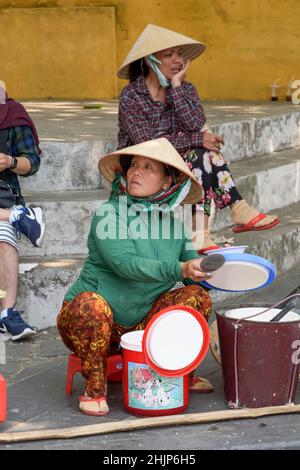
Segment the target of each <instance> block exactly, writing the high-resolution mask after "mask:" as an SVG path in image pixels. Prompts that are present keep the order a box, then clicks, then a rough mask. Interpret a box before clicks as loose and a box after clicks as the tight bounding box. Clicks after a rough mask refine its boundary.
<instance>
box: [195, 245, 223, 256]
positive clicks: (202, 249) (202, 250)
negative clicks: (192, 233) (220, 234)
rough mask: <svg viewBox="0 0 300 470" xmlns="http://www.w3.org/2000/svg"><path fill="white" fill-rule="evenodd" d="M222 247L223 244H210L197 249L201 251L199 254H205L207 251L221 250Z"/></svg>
mask: <svg viewBox="0 0 300 470" xmlns="http://www.w3.org/2000/svg"><path fill="white" fill-rule="evenodd" d="M220 248H221V246H219V245H210V246H207V247H206V248H201V249H200V250H197V252H198V253H199V255H203V254H205V252H206V251H212V250H219V249H220Z"/></svg>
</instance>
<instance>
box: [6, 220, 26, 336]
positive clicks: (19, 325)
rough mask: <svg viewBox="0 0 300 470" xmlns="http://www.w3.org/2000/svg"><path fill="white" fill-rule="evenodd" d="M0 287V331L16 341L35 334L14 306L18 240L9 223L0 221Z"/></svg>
mask: <svg viewBox="0 0 300 470" xmlns="http://www.w3.org/2000/svg"><path fill="white" fill-rule="evenodd" d="M0 260H1V262H0V289H1V290H3V291H4V292H5V293H6V295H5V297H4V298H3V299H2V300H1V303H0V306H1V308H0V333H10V335H11V339H12V340H13V341H17V340H19V339H24V338H26V337H28V336H32V335H34V334H35V331H34V329H33V328H32V327H31V326H30V325H28V323H26V322H25V321H24V320H23V319H22V317H21V312H19V311H18V310H16V309H15V308H14V306H15V303H16V300H17V288H18V275H19V254H18V242H17V239H16V236H15V232H14V229H13V227H12V226H11V224H9V223H8V222H1V221H0Z"/></svg>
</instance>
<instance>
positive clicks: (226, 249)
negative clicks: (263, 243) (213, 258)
mask: <svg viewBox="0 0 300 470" xmlns="http://www.w3.org/2000/svg"><path fill="white" fill-rule="evenodd" d="M246 248H248V246H247V245H241V246H227V247H224V248H216V249H215V250H209V251H204V253H205V254H206V255H214V254H216V253H219V254H220V255H222V254H223V253H244V251H245V250H246Z"/></svg>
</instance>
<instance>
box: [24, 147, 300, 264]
mask: <svg viewBox="0 0 300 470" xmlns="http://www.w3.org/2000/svg"><path fill="white" fill-rule="evenodd" d="M231 168H232V172H233V174H234V175H235V180H236V184H237V187H238V188H239V190H240V192H241V194H242V195H243V197H244V198H245V199H246V200H247V201H248V203H249V204H250V205H252V206H253V207H256V208H258V209H259V210H262V211H271V210H273V209H278V208H281V207H286V206H288V205H290V204H293V203H295V202H297V201H299V200H300V185H299V173H300V149H299V148H297V149H292V150H285V151H282V152H275V153H273V154H271V155H267V156H261V157H255V158H251V159H249V160H243V161H239V162H235V163H232V165H231ZM107 187H108V186H107ZM108 195H109V191H108V190H104V189H102V190H94V191H91V190H89V191H87V190H86V191H53V192H51V193H50V192H40V193H37V192H33V193H28V194H25V197H26V200H27V201H28V204H33V205H39V206H41V207H42V208H43V209H44V217H45V222H46V226H47V229H46V233H45V238H44V243H43V246H42V248H40V249H39V250H38V251H39V255H40V256H41V255H45V256H77V255H84V254H86V253H87V247H86V239H87V235H88V231H89V228H90V222H91V218H92V214H93V212H94V210H95V209H97V207H98V206H99V205H100V202H101V201H104V200H107V198H108ZM231 224H232V222H231V217H230V210H229V209H224V210H217V211H216V217H215V218H214V219H213V223H212V231H216V230H221V229H223V228H225V227H228V226H230V225H231ZM36 251H37V250H36V249H35V248H34V247H32V246H31V245H30V243H28V242H27V241H26V239H23V240H22V242H21V254H22V255H24V256H35V255H36Z"/></svg>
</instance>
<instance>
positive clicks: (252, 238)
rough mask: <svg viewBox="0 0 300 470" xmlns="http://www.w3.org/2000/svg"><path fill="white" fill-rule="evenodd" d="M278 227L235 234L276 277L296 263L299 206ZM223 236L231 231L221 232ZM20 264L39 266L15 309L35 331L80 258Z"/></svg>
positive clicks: (217, 296) (24, 281) (49, 319)
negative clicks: (269, 264)
mask: <svg viewBox="0 0 300 470" xmlns="http://www.w3.org/2000/svg"><path fill="white" fill-rule="evenodd" d="M278 215H279V217H280V219H281V224H280V225H279V226H277V227H275V228H273V229H271V230H265V231H260V232H255V233H254V232H247V233H243V234H239V235H235V240H236V243H237V244H241V245H248V246H249V249H248V252H250V253H252V254H257V255H259V256H263V257H264V258H267V259H268V260H269V261H271V262H273V263H274V264H275V266H276V268H277V271H278V274H279V275H280V274H281V273H284V272H285V271H287V270H288V269H291V268H292V267H293V266H294V265H295V264H296V263H298V262H299V261H300V203H297V204H293V205H291V206H290V207H288V208H287V209H283V210H280V211H278ZM222 234H225V236H231V235H232V232H229V231H228V232H225V233H224V231H222ZM22 261H23V262H27V263H34V262H37V263H39V265H38V266H37V267H35V268H34V269H33V270H32V271H29V272H27V273H25V274H23V275H21V276H20V289H19V297H18V306H19V307H20V308H22V309H23V310H24V311H25V312H26V313H25V315H26V318H27V319H28V321H29V322H30V323H31V324H33V325H34V326H37V327H38V328H39V329H43V328H47V327H49V326H53V325H55V318H56V315H57V312H58V310H59V308H60V306H61V303H62V300H63V298H64V295H65V293H66V291H67V289H68V287H69V286H70V285H71V284H72V283H73V282H74V280H75V279H76V278H77V276H78V274H79V272H80V269H81V267H82V263H83V258H82V257H73V258H67V257H61V258H47V257H41V258H37V257H30V258H23V259H22ZM236 296H237V294H232V293H224V292H214V293H213V299H214V300H215V301H216V302H222V301H224V300H230V299H231V298H232V297H236Z"/></svg>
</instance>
